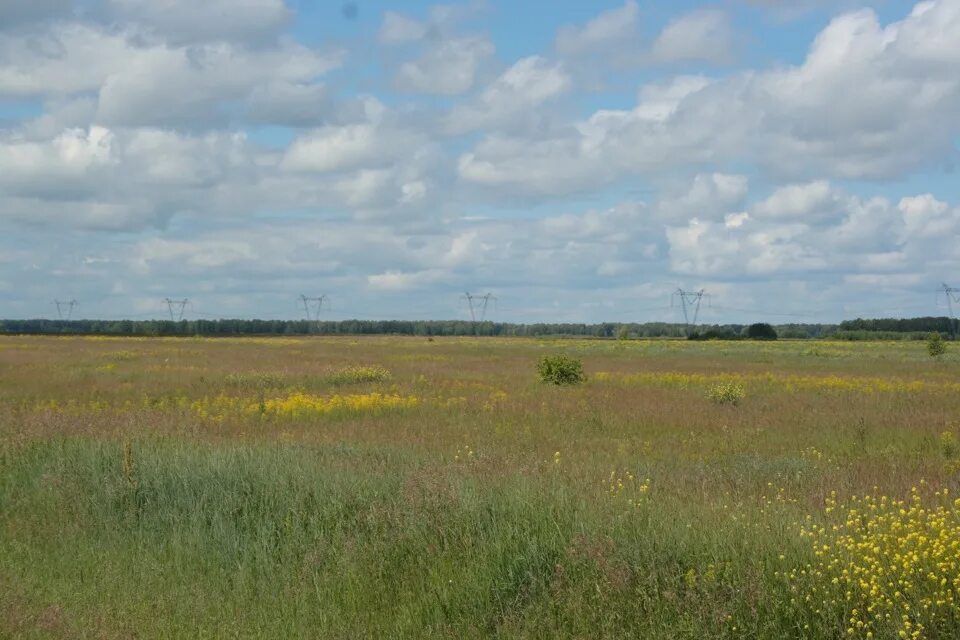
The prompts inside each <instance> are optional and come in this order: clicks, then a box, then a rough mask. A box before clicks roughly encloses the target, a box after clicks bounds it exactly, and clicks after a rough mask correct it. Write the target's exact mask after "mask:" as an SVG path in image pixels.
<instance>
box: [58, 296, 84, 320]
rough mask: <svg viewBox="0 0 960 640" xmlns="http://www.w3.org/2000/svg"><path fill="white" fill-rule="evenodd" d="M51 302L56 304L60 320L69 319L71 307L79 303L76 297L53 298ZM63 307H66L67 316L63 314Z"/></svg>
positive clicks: (71, 312)
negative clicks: (66, 298) (65, 298)
mask: <svg viewBox="0 0 960 640" xmlns="http://www.w3.org/2000/svg"><path fill="white" fill-rule="evenodd" d="M53 304H55V305H57V315H58V316H60V319H61V320H69V319H70V316H71V315H73V308H74V307H76V306H77V305H78V304H80V303H79V302H77V301H76V299H73V300H67V301H63V300H54V301H53ZM64 308H66V310H67V316H66V317H64V316H63V310H64Z"/></svg>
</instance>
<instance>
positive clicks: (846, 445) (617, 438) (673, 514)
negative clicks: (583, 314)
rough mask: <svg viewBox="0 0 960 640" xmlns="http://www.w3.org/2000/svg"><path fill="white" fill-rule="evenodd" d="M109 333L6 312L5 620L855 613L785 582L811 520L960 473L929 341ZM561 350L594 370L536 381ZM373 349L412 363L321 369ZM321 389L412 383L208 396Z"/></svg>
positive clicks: (833, 628) (20, 631) (235, 630)
mask: <svg viewBox="0 0 960 640" xmlns="http://www.w3.org/2000/svg"><path fill="white" fill-rule="evenodd" d="M116 342H117V341H90V340H66V339H59V340H54V339H41V338H22V339H21V338H0V637H13V638H20V637H24V638H49V637H54V638H56V637H67V638H75V637H78V638H83V637H89V638H100V637H107V638H112V637H117V638H122V637H137V638H196V637H210V638H220V637H243V638H277V637H291V638H299V637H304V638H345V637H364V638H366V637H389V638H424V637H441V638H443V637H449V638H486V637H509V638H558V637H567V638H569V637H581V638H596V637H608V638H622V637H640V638H664V639H666V638H731V639H733V638H794V637H796V638H799V637H803V638H812V639H820V638H824V639H825V638H836V637H839V636H844V637H848V636H847V625H846V623H845V620H848V619H849V615H847V614H849V611H848V609H850V608H851V607H852V606H853V605H850V606H848V605H847V604H846V603H844V602H841V603H840V604H839V605H837V607H836V615H834V614H833V613H832V612H833V611H834V610H833V609H831V613H830V615H826V616H825V615H822V612H821V614H817V613H816V612H815V610H814V609H813V608H812V607H811V606H809V605H808V603H806V602H805V601H804V600H803V597H802V596H801V597H798V596H797V594H796V593H793V592H791V591H790V589H791V588H792V587H796V586H797V585H798V584H802V585H803V586H804V588H807V587H810V588H813V587H817V588H819V586H818V583H817V581H816V580H813V581H807V580H801V581H799V582H797V581H793V582H791V581H789V580H786V579H784V575H793V574H792V572H799V571H802V570H803V568H804V567H806V566H807V565H808V564H809V565H811V566H816V563H817V562H818V560H817V556H816V552H817V549H815V548H814V547H812V546H811V544H810V540H809V538H804V537H803V536H801V535H800V532H801V530H804V529H807V530H809V528H810V527H811V526H815V525H819V526H827V525H830V524H831V523H832V522H833V520H832V519H831V518H832V517H833V516H832V515H830V514H826V513H825V512H824V500H825V499H828V498H829V499H831V500H832V499H833V498H832V497H831V496H832V492H833V491H836V492H837V494H838V497H837V500H841V499H845V498H846V497H849V496H853V495H857V494H859V495H862V494H863V493H865V492H869V493H872V494H876V493H877V492H880V493H882V494H884V495H890V496H891V498H893V497H900V498H904V497H908V496H909V495H910V487H911V486H913V485H915V484H917V483H918V482H919V481H920V480H921V479H923V480H925V481H926V483H927V484H926V485H924V486H928V487H930V488H931V490H934V489H942V488H947V487H949V488H950V490H951V496H952V495H954V494H955V493H956V491H957V486H956V485H957V480H956V478H957V476H956V473H957V470H958V468H960V465H958V463H957V460H956V455H955V448H956V447H954V446H953V444H952V443H953V442H954V440H955V439H956V437H957V434H960V422H958V418H957V416H958V415H960V397H958V396H957V394H956V393H954V392H953V391H951V389H953V387H952V386H951V385H953V384H954V381H955V380H956V378H957V375H956V374H957V373H958V372H960V358H958V354H955V353H953V352H948V353H947V354H945V356H943V359H942V361H941V362H938V363H936V364H935V366H931V364H930V363H929V356H927V355H926V353H925V351H924V350H923V345H922V344H921V345H916V344H911V343H907V342H902V343H887V344H883V345H878V344H874V343H844V342H823V343H803V344H799V343H789V342H784V343H770V344H751V343H737V344H709V343H688V342H686V341H672V342H656V341H630V342H626V343H625V342H623V341H621V342H620V343H614V342H601V341H568V342H563V343H562V345H558V344H557V343H555V342H550V341H540V340H513V341H510V340H442V339H438V340H436V341H434V342H430V343H428V342H426V341H422V340H419V341H418V340H414V339H405V338H370V339H363V340H361V339H357V340H354V339H351V338H342V339H317V340H300V341H295V342H291V343H286V342H282V341H280V342H270V341H251V342H247V341H239V340H238V341H229V342H224V341H202V340H184V341H173V340H163V341H160V340H158V341H149V340H141V341H129V342H124V344H122V345H118V344H116ZM560 349H562V350H563V351H565V352H569V353H573V354H576V357H578V358H582V359H583V362H584V368H585V370H586V372H587V374H588V381H587V382H586V383H585V384H582V385H577V386H575V387H566V388H558V387H555V386H552V385H542V384H540V383H539V382H538V381H537V377H536V369H535V363H536V362H537V360H538V358H539V357H540V356H541V355H543V354H544V353H554V352H556V351H558V350H560ZM63 362H70V363H72V364H71V365H69V366H63ZM358 362H359V363H364V362H382V363H383V365H382V366H383V367H384V369H385V370H386V369H387V368H388V369H389V371H390V372H391V374H390V376H389V377H386V376H376V377H379V378H380V379H371V377H370V376H366V375H358V376H349V375H348V376H346V378H345V379H344V380H342V381H333V380H330V379H328V378H326V377H325V376H328V375H329V373H330V372H331V371H334V372H335V371H349V370H351V367H356V366H357V365H356V364H354V363H358ZM105 363H109V364H113V365H115V366H112V367H110V368H104V367H103V366H102V365H103V364H105ZM601 373H603V375H600V374H601ZM714 380H737V381H741V380H742V381H745V382H744V384H745V385H746V389H747V393H746V395H745V396H744V397H742V398H741V399H740V401H739V402H738V403H737V404H735V405H734V404H729V405H728V406H717V405H716V403H715V402H713V401H711V400H710V399H709V398H708V397H706V394H705V390H706V386H707V385H708V384H709V382H710V381H714ZM800 380H803V381H807V382H809V384H806V383H804V384H800V383H799V382H798V381H800ZM838 380H840V381H845V383H844V384H839V383H838V382H837V381H838ZM855 381H860V382H859V383H857V384H854V383H853V382H855ZM340 384H350V385H353V384H356V385H362V386H359V387H356V388H354V387H350V388H348V389H346V390H344V389H340V388H339V385H340ZM300 387H304V388H305V389H306V390H307V391H306V392H308V393H309V394H310V396H311V397H316V398H317V399H318V401H320V400H323V401H325V402H326V401H328V400H330V399H331V398H333V397H335V396H337V395H338V394H340V395H343V394H345V393H347V392H348V391H349V392H350V393H352V394H353V393H354V392H355V395H364V396H366V395H370V396H373V395H374V394H390V395H397V396H401V397H416V398H417V399H418V402H417V404H416V406H415V407H411V408H409V409H408V410H404V411H374V410H366V409H363V408H360V407H358V409H357V410H356V411H351V412H343V413H337V414H332V413H331V414H329V415H328V414H326V413H322V412H320V413H316V414H310V415H309V416H293V417H291V418H290V419H284V420H279V419H275V418H273V417H271V416H269V415H265V414H264V413H262V412H233V413H231V412H221V413H216V415H213V414H210V415H208V413H209V412H207V413H202V414H201V413H198V412H197V411H195V410H193V409H192V408H191V407H193V406H194V403H197V402H201V403H202V402H203V401H204V399H205V398H217V397H220V396H221V395H222V396H223V397H224V398H226V399H229V400H230V401H231V402H237V403H240V404H241V405H242V406H247V404H249V403H254V404H256V403H258V402H262V403H263V404H264V406H266V403H267V402H268V401H276V400H277V399H283V398H286V397H288V396H289V395H290V394H291V393H293V390H295V389H298V388H300ZM298 393H299V391H298ZM874 486H877V487H879V488H878V489H876V490H875V489H873V487H874ZM891 548H898V547H896V546H893V547H891ZM857 606H859V605H857ZM844 616H846V618H844ZM814 622H815V624H813V623H814ZM950 624H952V623H950V622H947V623H944V625H942V626H940V627H936V628H937V629H956V628H958V627H957V626H954V627H950ZM804 625H808V626H810V628H808V629H805V628H804ZM931 628H933V627H931ZM852 637H860V636H858V635H856V633H855V634H854V635H853V636H852ZM878 637H880V636H878ZM930 637H931V638H933V637H935V636H930ZM938 637H944V636H938Z"/></svg>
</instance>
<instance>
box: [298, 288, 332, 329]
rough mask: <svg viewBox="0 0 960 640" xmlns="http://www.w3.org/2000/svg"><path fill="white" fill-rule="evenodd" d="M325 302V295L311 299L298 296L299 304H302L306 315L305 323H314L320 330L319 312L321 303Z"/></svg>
mask: <svg viewBox="0 0 960 640" xmlns="http://www.w3.org/2000/svg"><path fill="white" fill-rule="evenodd" d="M327 301H328V298H327V295H326V294H323V295H322V296H317V297H313V298H311V297H309V296H305V295H303V294H300V302H301V303H302V304H303V312H304V313H306V314H307V322H315V323H316V324H317V328H318V329H319V328H320V312H321V311H323V303H324V302H327Z"/></svg>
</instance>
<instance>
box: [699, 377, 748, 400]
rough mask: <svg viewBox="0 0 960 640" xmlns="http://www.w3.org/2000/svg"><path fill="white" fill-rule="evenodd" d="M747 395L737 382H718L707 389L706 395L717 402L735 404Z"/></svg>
mask: <svg viewBox="0 0 960 640" xmlns="http://www.w3.org/2000/svg"><path fill="white" fill-rule="evenodd" d="M746 396H747V392H746V389H744V388H743V385H742V384H740V383H739V382H718V383H717V384H715V385H712V386H711V387H710V388H709V389H707V397H708V398H710V399H711V400H713V401H714V402H716V403H717V404H730V405H733V406H736V405H738V404H740V402H741V401H742V400H743V399H744V398H745V397H746Z"/></svg>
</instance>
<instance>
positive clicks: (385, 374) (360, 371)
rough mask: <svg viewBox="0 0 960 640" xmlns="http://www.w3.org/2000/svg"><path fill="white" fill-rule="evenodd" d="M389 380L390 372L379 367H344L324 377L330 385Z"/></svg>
mask: <svg viewBox="0 0 960 640" xmlns="http://www.w3.org/2000/svg"><path fill="white" fill-rule="evenodd" d="M389 379H390V371H388V370H387V369H386V368H384V367H381V366H379V365H373V366H369V367H363V366H360V367H345V368H343V369H338V370H337V371H334V372H333V373H330V374H328V375H326V376H325V377H324V380H325V381H326V382H328V383H330V384H334V385H338V384H360V383H362V382H386V381H387V380H389Z"/></svg>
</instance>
